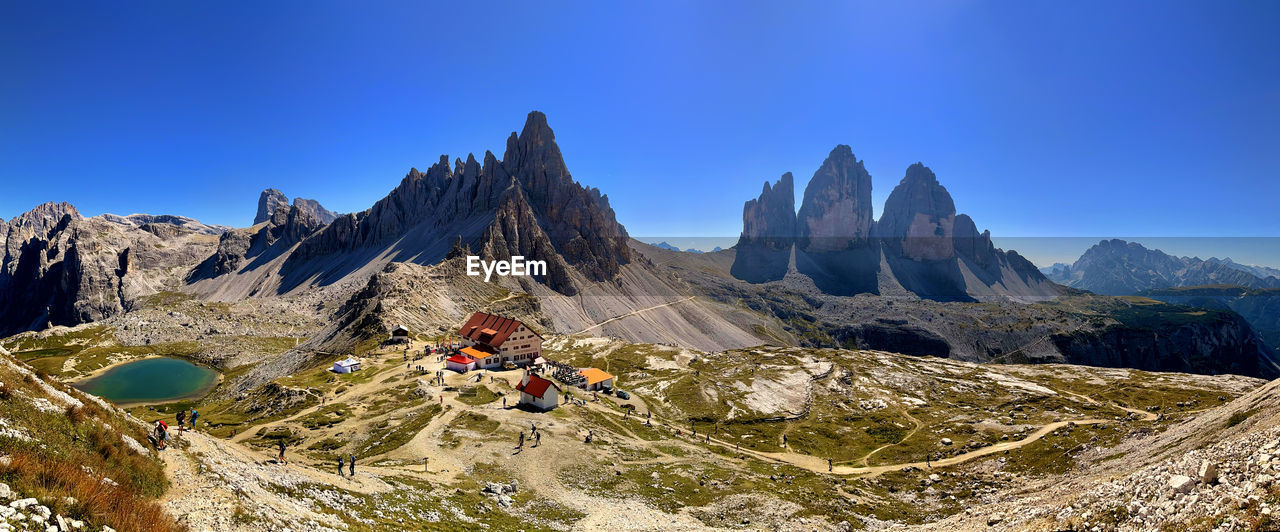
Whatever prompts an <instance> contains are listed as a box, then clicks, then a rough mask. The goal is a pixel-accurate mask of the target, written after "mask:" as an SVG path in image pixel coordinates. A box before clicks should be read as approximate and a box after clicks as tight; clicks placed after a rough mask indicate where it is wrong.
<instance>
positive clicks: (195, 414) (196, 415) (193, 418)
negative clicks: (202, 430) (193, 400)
mask: <svg viewBox="0 0 1280 532" xmlns="http://www.w3.org/2000/svg"><path fill="white" fill-rule="evenodd" d="M199 417H200V413H199V412H196V409H194V408H192V409H191V430H196V419H197V418H199Z"/></svg>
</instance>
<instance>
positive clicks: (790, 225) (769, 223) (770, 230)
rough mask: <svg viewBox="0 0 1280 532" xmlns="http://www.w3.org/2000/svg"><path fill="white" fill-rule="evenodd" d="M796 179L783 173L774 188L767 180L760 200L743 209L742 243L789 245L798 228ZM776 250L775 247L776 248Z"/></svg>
mask: <svg viewBox="0 0 1280 532" xmlns="http://www.w3.org/2000/svg"><path fill="white" fill-rule="evenodd" d="M795 206H796V195H795V178H794V177H793V176H792V175H791V172H787V173H785V174H782V177H780V178H779V179H778V181H777V182H776V183H774V184H773V185H772V186H770V185H769V182H768V181H765V182H764V187H763V188H762V189H761V190H760V197H758V198H756V199H753V200H748V201H747V203H746V204H745V205H743V206H742V235H741V237H739V242H740V243H741V242H757V241H758V242H764V241H766V240H768V241H770V242H772V243H775V244H785V245H790V243H791V237H792V236H794V235H795V227H796V214H795V213H796V209H795ZM775 247H776V246H775Z"/></svg>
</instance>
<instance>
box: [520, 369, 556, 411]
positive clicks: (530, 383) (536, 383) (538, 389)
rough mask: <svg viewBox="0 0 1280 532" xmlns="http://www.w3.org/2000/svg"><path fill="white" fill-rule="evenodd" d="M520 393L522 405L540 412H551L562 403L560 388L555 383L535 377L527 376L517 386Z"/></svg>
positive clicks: (532, 375)
mask: <svg viewBox="0 0 1280 532" xmlns="http://www.w3.org/2000/svg"><path fill="white" fill-rule="evenodd" d="M516 389H517V390H519V391H520V404H522V405H529V406H532V407H534V408H537V409H539V410H551V409H553V408H555V407H556V405H558V404H559V403H560V387H559V386H556V384H555V383H554V382H551V381H549V380H547V379H544V378H542V377H539V376H537V375H534V374H532V373H527V374H525V376H524V378H523V379H520V384H517V385H516Z"/></svg>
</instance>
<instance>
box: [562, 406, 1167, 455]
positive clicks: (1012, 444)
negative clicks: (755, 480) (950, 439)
mask: <svg viewBox="0 0 1280 532" xmlns="http://www.w3.org/2000/svg"><path fill="white" fill-rule="evenodd" d="M1055 391H1057V390H1055ZM1062 393H1064V394H1066V395H1071V396H1075V397H1078V398H1080V399H1082V400H1084V401H1085V402H1088V403H1091V404H1101V403H1099V402H1098V401H1097V400H1095V399H1093V398H1091V397H1088V396H1085V395H1081V394H1076V393H1072V392H1062ZM587 404H588V405H589V406H590V407H592V408H595V409H597V410H598V411H600V412H608V413H611V414H613V415H615V416H618V417H622V413H620V412H618V411H616V410H613V409H612V408H608V407H607V406H604V405H602V404H596V403H587ZM1109 404H1112V405H1113V406H1115V407H1116V408H1119V409H1122V410H1124V411H1126V412H1132V413H1135V414H1139V415H1141V416H1142V419H1143V421H1154V420H1155V419H1157V418H1158V415H1156V414H1153V413H1150V412H1144V411H1141V410H1136V409H1133V408H1128V407H1125V406H1121V405H1119V404H1114V403H1109ZM912 419H913V420H915V418H912ZM655 420H658V421H662V422H665V423H666V424H667V425H668V426H673V427H674V426H679V424H673V423H671V422H670V421H667V420H661V419H659V418H657V417H656V416H655ZM1113 422H1115V420H1114V419H1097V418H1087V419H1069V420H1063V421H1055V422H1052V423H1048V424H1045V425H1041V426H1040V427H1039V428H1037V429H1036V430H1035V431H1034V432H1032V433H1031V434H1028V435H1027V436H1026V437H1025V438H1022V439H1020V440H1010V441H1005V442H1000V443H997V444H995V445H991V446H988V447H983V448H981V449H975V450H973V451H969V452H967V453H962V454H958V455H955V456H951V457H948V458H943V459H940V460H931V461H929V462H927V463H926V462H902V463H896V464H884V465H878V466H867V465H865V464H866V460H867V459H868V458H870V457H871V455H872V454H875V453H876V452H877V451H880V450H882V449H885V448H888V447H892V446H893V445H897V444H890V445H885V446H883V447H880V448H879V449H876V450H875V451H872V452H871V453H870V454H868V455H866V456H865V457H863V458H862V459H861V460H860V461H861V462H862V463H863V464H864V465H862V466H849V465H828V462H827V460H826V459H825V458H820V457H817V456H813V455H808V454H802V453H796V452H791V451H787V452H766V451H755V450H751V449H743V448H740V447H735V446H734V445H733V444H732V443H730V442H727V441H724V440H721V439H719V438H716V437H711V438H706V437H705V436H698V437H696V438H694V439H693V440H692V441H694V442H695V443H704V444H705V443H708V442H709V443H710V444H713V445H717V446H719V447H721V448H724V449H728V450H731V451H733V452H736V453H740V454H745V455H750V456H753V457H756V458H759V459H762V460H766V461H770V462H776V463H785V464H790V465H793V466H796V467H800V468H804V469H807V470H809V471H812V472H815V473H830V474H836V475H865V476H877V475H881V474H884V473H888V472H891V471H898V470H901V469H904V468H909V467H916V468H920V469H926V468H930V467H933V466H938V467H945V466H952V465H958V464H962V463H965V462H968V461H970V460H973V459H976V458H981V457H983V456H988V455H991V454H996V453H1001V452H1004V451H1010V450H1013V449H1019V448H1022V447H1025V446H1027V445H1030V444H1032V443H1035V442H1036V441H1039V440H1040V439H1041V438H1043V437H1045V436H1046V435H1048V434H1050V433H1052V432H1053V431H1055V430H1058V429H1060V428H1063V427H1066V426H1068V425H1074V426H1080V425H1100V424H1103V423H1113ZM916 423H917V427H916V430H915V431H912V435H914V434H915V432H916V431H918V430H919V429H920V428H922V425H921V424H920V423H919V421H918V420H916ZM908 437H910V436H908ZM905 440H906V438H903V440H902V441H905ZM899 443H901V441H900V442H899Z"/></svg>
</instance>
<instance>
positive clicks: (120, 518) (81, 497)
mask: <svg viewBox="0 0 1280 532" xmlns="http://www.w3.org/2000/svg"><path fill="white" fill-rule="evenodd" d="M10 456H11V457H12V461H11V462H10V463H9V465H8V466H5V467H4V468H3V469H0V474H3V475H4V476H5V477H6V478H9V479H12V480H13V483H14V484H15V485H16V486H17V487H18V488H19V489H21V491H22V493H24V494H26V495H28V496H34V497H36V498H39V499H41V500H42V501H50V502H51V507H50V510H53V511H54V513H57V514H61V515H69V516H72V517H75V518H78V519H83V520H86V521H89V522H91V523H99V524H106V525H110V526H111V527H113V528H115V529H116V530H119V531H121V532H130V531H135V530H136V531H140V532H141V531H148V532H169V531H180V530H186V528H185V527H184V526H182V525H181V524H179V523H178V522H177V521H175V520H174V519H173V518H172V517H170V516H169V515H168V514H165V513H164V510H163V509H161V508H160V505H159V504H156V503H155V502H153V501H151V500H149V499H146V498H143V497H141V496H139V495H138V494H137V493H136V491H135V490H134V489H133V488H132V487H130V486H128V485H126V484H124V483H120V484H119V485H112V484H110V483H108V482H105V481H103V480H101V479H99V478H98V477H95V476H94V475H91V474H89V473H88V472H86V471H85V470H84V469H82V468H81V466H80V465H79V464H78V463H75V462H72V461H67V460H49V459H45V458H41V457H40V456H38V455H36V454H35V453H32V452H27V451H19V452H17V453H14V454H12V455H10ZM68 496H69V497H73V498H74V499H75V500H74V502H72V501H69V500H66V499H63V497H68Z"/></svg>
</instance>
